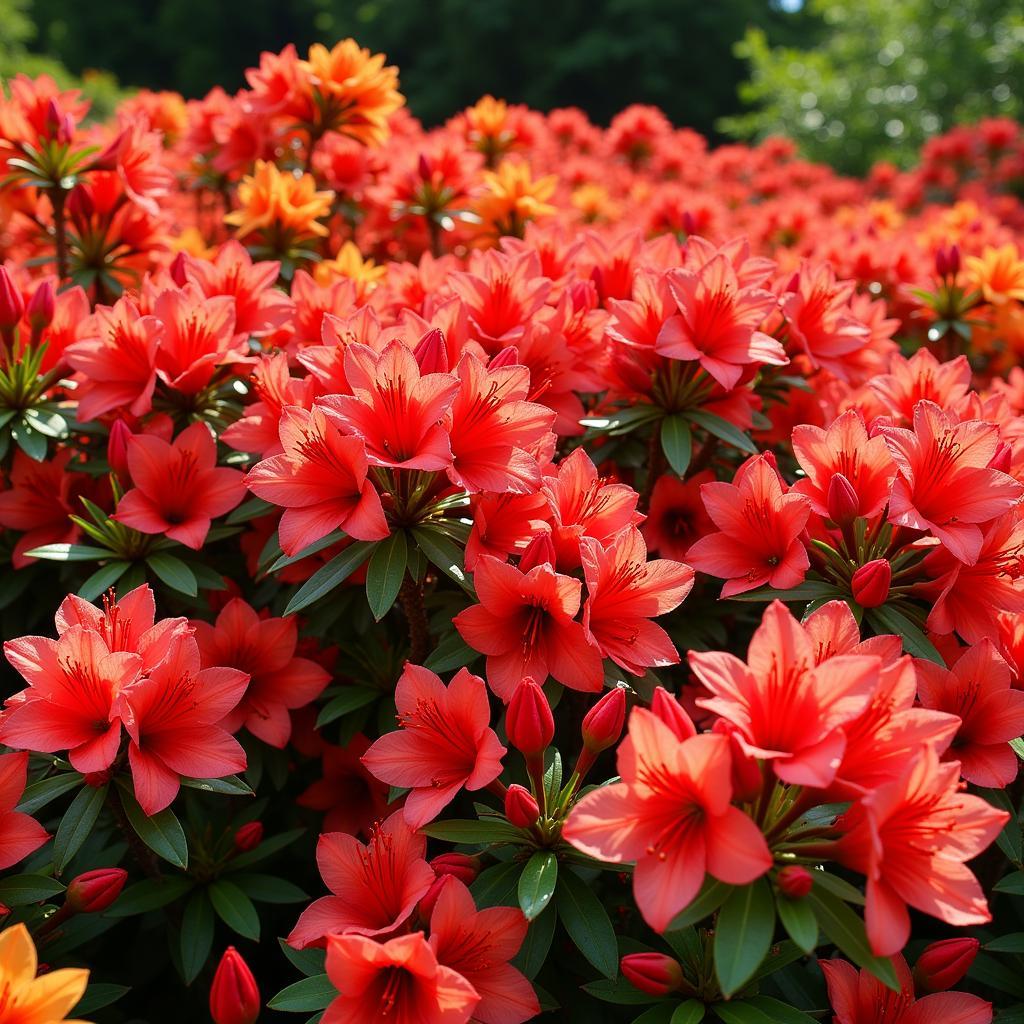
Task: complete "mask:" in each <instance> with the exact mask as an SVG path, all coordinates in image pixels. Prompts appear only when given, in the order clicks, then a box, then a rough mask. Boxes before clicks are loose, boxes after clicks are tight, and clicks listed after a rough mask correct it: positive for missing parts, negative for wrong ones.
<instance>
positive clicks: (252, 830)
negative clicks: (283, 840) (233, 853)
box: [234, 821, 263, 853]
mask: <svg viewBox="0 0 1024 1024" xmlns="http://www.w3.org/2000/svg"><path fill="white" fill-rule="evenodd" d="M262 842H263V822H262V821H247V822H246V823H245V824H244V825H242V826H241V827H240V828H239V829H238V831H237V832H236V833H235V839H234V844H235V849H236V850H237V851H238V852H239V853H247V852H248V851H249V850H255V849H256V847H257V846H259V845H260V843H262Z"/></svg>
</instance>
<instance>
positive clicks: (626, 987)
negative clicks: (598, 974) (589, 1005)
mask: <svg viewBox="0 0 1024 1024" xmlns="http://www.w3.org/2000/svg"><path fill="white" fill-rule="evenodd" d="M583 991H584V992H586V993H587V994H588V995H592V996H593V997H594V998H595V999H600V1000H601V1002H602V1003H615V1004H616V1005H618V1006H645V1005H646V1004H647V1003H654V1002H657V999H656V997H655V996H650V995H648V994H647V993H646V992H641V991H640V989H638V988H633V986H632V985H631V984H630V983H629V982H628V981H626V979H625V978H619V979H617V980H616V981H608V980H607V979H605V978H602V979H601V980H600V981H591V982H588V983H587V984H586V985H584V986H583Z"/></svg>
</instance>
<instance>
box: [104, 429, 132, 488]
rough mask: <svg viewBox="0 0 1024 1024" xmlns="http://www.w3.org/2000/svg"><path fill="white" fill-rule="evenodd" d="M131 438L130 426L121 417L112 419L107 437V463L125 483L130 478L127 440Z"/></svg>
mask: <svg viewBox="0 0 1024 1024" xmlns="http://www.w3.org/2000/svg"><path fill="white" fill-rule="evenodd" d="M131 439H132V431H131V427H129V426H128V424H127V423H125V421H124V420H122V419H117V420H114V422H113V423H112V424H111V425H110V436H109V437H108V438H107V465H108V466H110V471H111V472H112V473H114V474H115V475H116V476H117V478H118V479H119V480H120V481H121V483H122V484H125V485H127V483H128V482H129V480H131V474H130V473H129V472H128V442H129V441H130V440H131Z"/></svg>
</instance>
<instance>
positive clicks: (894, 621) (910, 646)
mask: <svg viewBox="0 0 1024 1024" xmlns="http://www.w3.org/2000/svg"><path fill="white" fill-rule="evenodd" d="M867 618H868V622H870V623H871V625H872V627H873V628H874V630H875V631H876V632H877V633H894V634H895V635H896V636H898V637H900V638H901V639H902V640H903V650H905V651H906V652H907V654H911V655H913V656H914V657H915V658H923V659H924V660H925V661H931V662H934V663H935V664H936V665H941V666H942V668H945V667H946V663H945V661H943V660H942V655H941V654H939V652H938V651H937V650H936V648H935V645H934V644H933V643H932V642H931V640H929V639H928V637H926V636H925V635H924V633H923V632H922V631H921V630H920V629H919V628H918V627H917V626H915V625H914V623H913V622H911V621H910V619H908V618H907V617H906V615H904V614H903V613H902V612H901V611H899V610H898V609H896V608H893V607H892V605H888V604H883V605H882V606H881V607H879V608H869V609H868V612H867Z"/></svg>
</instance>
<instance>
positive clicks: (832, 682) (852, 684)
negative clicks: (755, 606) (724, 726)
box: [689, 601, 881, 787]
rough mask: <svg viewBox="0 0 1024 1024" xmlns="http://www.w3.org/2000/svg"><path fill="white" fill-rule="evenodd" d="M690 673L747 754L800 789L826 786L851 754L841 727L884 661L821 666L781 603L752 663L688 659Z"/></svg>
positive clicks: (724, 657)
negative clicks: (766, 763)
mask: <svg viewBox="0 0 1024 1024" xmlns="http://www.w3.org/2000/svg"><path fill="white" fill-rule="evenodd" d="M689 657H690V667H691V668H692V669H693V671H694V673H695V675H696V676H697V678H698V679H699V680H700V681H701V682H702V683H703V684H704V685H705V686H706V687H707V688H708V689H709V690H710V691H711V693H712V695H713V696H712V697H710V698H702V699H700V700H698V701H697V704H698V706H700V707H702V708H705V709H707V710H708V711H713V712H714V713H715V714H717V715H719V716H720V717H722V718H724V719H725V720H726V721H727V722H729V723H730V724H731V725H732V726H733V727H734V728H735V730H736V737H737V739H738V740H739V743H740V745H741V747H742V748H743V750H744V751H745V752H746V753H747V754H748V755H750V756H753V757H758V758H764V759H765V760H770V761H771V762H772V767H773V768H774V770H775V774H776V775H777V776H778V777H779V778H780V779H782V780H783V781H784V782H789V783H791V784H793V785H798V786H817V787H823V786H827V785H828V784H829V783H830V782H831V781H832V780H833V779H834V778H835V774H836V770H837V769H838V767H839V764H840V762H841V760H842V757H843V751H844V750H845V747H846V737H845V735H844V733H843V730H842V726H843V725H844V724H845V723H847V722H849V721H852V720H853V719H854V718H856V717H857V716H858V715H859V714H860V713H861V712H862V711H863V710H864V709H865V708H866V707H867V705H868V702H869V701H870V700H871V696H872V694H873V693H874V692H875V690H876V688H877V686H878V676H879V671H880V669H881V659H879V658H878V657H875V656H871V655H857V654H841V655H837V656H835V657H832V658H829V659H827V660H826V661H825V662H823V663H822V664H820V665H817V664H816V658H815V645H814V643H813V640H812V638H811V635H810V634H809V633H808V631H807V629H806V628H805V627H804V626H802V625H801V624H800V623H799V622H797V621H796V619H794V618H793V616H792V615H791V614H790V612H789V610H788V609H787V608H786V606H785V605H784V604H783V603H782V602H781V601H773V602H772V603H771V604H770V605H769V606H768V608H767V609H766V610H765V613H764V618H763V619H762V622H761V625H760V626H758V627H757V629H756V630H755V632H754V636H753V638H752V639H751V641H750V648H749V649H748V651H747V663H746V664H744V663H743V662H742V661H740V660H739V658H737V657H735V656H734V655H732V654H727V653H726V652H724V651H706V652H697V651H691V652H690V656H689Z"/></svg>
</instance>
